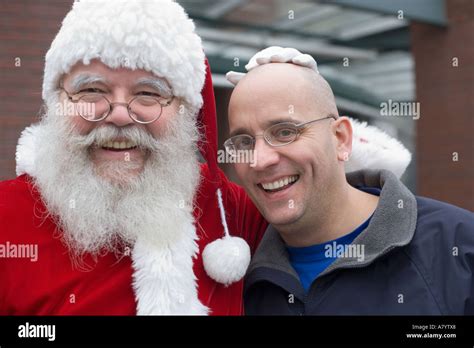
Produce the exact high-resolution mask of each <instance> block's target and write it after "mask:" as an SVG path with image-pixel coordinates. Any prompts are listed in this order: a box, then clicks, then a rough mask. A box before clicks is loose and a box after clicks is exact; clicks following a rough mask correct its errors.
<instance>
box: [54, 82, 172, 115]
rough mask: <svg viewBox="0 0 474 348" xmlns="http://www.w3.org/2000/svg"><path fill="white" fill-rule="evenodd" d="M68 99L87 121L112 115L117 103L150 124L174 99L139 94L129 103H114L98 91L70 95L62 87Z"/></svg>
mask: <svg viewBox="0 0 474 348" xmlns="http://www.w3.org/2000/svg"><path fill="white" fill-rule="evenodd" d="M60 89H61V90H63V91H64V92H65V93H66V95H67V96H68V99H69V100H70V101H71V102H72V103H74V106H75V111H76V112H77V113H78V114H79V116H81V117H82V118H83V119H85V120H86V121H90V122H99V121H103V120H105V119H106V118H107V116H109V115H110V113H111V112H112V109H113V108H114V106H116V105H122V106H124V107H126V108H127V110H128V115H129V116H130V118H131V119H132V120H133V121H134V122H137V123H140V124H149V123H153V122H155V121H156V120H157V119H159V118H160V116H161V113H162V112H163V108H164V107H166V106H169V105H170V104H171V103H172V102H173V99H174V96H172V97H170V98H163V97H156V96H149V95H138V96H136V97H133V98H132V99H131V100H130V101H129V102H128V103H112V102H110V101H109V100H108V99H107V98H106V97H105V96H104V95H103V94H101V93H97V92H91V93H80V94H76V95H72V96H71V95H70V93H69V92H68V91H66V90H65V89H64V88H62V87H60Z"/></svg>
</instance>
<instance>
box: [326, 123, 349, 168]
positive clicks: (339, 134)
mask: <svg viewBox="0 0 474 348" xmlns="http://www.w3.org/2000/svg"><path fill="white" fill-rule="evenodd" d="M331 127H332V131H333V134H334V136H335V141H336V153H337V159H338V160H339V161H344V162H346V161H348V160H349V158H350V155H351V152H352V125H351V121H350V120H349V118H348V117H345V116H342V117H338V118H337V119H336V120H334V121H333V122H332V125H331Z"/></svg>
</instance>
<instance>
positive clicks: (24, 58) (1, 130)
mask: <svg viewBox="0 0 474 348" xmlns="http://www.w3.org/2000/svg"><path fill="white" fill-rule="evenodd" d="M71 5H72V0H42V1H38V0H1V1H0V180H5V179H10V178H14V177H15V147H16V142H17V140H18V137H19V135H20V132H21V131H22V130H23V129H24V128H25V127H26V126H27V125H29V124H30V123H32V122H33V121H34V120H37V118H38V115H39V111H40V108H41V83H42V74H43V66H44V55H45V54H46V51H47V50H48V48H49V46H50V45H51V41H52V40H53V38H54V36H55V35H56V33H57V31H58V30H59V26H60V23H61V20H62V18H63V17H64V16H65V14H66V13H67V12H68V11H69V9H70V8H71ZM18 63H19V66H16V65H17V64H18Z"/></svg>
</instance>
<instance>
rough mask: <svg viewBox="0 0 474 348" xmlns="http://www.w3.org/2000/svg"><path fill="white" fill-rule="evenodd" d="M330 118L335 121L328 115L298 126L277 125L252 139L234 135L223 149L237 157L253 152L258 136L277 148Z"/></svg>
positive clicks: (290, 123)
mask: <svg viewBox="0 0 474 348" xmlns="http://www.w3.org/2000/svg"><path fill="white" fill-rule="evenodd" d="M330 118H332V119H335V120H336V117H335V116H332V115H330V116H328V117H323V118H318V119H316V120H312V121H308V122H305V123H300V124H295V123H292V122H281V123H277V124H274V125H273V126H270V127H269V128H267V129H265V131H264V132H263V134H259V135H255V136H254V137H253V136H251V135H248V134H238V135H234V136H233V137H230V138H229V139H227V140H226V141H225V142H224V147H225V150H226V151H227V153H228V154H229V155H231V156H237V155H238V153H239V151H253V150H254V148H255V142H256V140H255V138H256V137H259V136H263V139H265V141H266V143H267V144H268V145H270V146H274V147H278V146H284V145H288V144H291V143H292V142H294V141H295V140H296V139H298V136H299V135H300V134H301V132H302V131H303V129H305V128H306V127H308V126H309V125H310V124H312V123H315V122H318V121H322V120H326V119H330Z"/></svg>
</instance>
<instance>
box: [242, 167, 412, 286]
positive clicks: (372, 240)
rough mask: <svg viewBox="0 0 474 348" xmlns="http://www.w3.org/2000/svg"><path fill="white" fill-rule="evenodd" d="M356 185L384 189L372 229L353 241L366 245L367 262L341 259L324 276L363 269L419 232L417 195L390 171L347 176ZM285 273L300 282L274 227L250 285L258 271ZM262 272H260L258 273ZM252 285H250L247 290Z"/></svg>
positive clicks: (256, 260)
mask: <svg viewBox="0 0 474 348" xmlns="http://www.w3.org/2000/svg"><path fill="white" fill-rule="evenodd" d="M347 181H348V182H349V184H350V185H352V186H355V187H357V186H365V187H378V188H380V189H381V192H380V200H379V204H378V206H377V209H376V210H375V212H374V215H373V216H372V219H371V221H370V223H369V226H368V227H367V228H366V229H365V230H364V231H363V232H362V233H361V234H360V235H359V236H358V237H357V238H356V239H355V240H354V241H353V242H352V244H359V245H363V246H364V260H363V261H360V260H358V258H357V257H352V258H350V257H344V258H338V259H337V260H336V261H334V262H333V263H332V264H331V265H330V266H329V267H328V268H327V269H326V270H324V272H322V273H321V274H320V276H322V275H324V274H327V273H329V272H331V271H332V270H335V269H338V268H349V267H363V266H367V265H369V264H370V263H372V262H373V261H374V260H375V259H377V258H378V257H380V256H382V255H384V254H386V253H387V252H389V251H390V250H392V249H394V248H396V247H401V246H404V245H407V244H408V243H410V241H411V239H412V238H413V235H414V233H415V229H416V222H417V204H416V198H415V196H414V195H413V194H412V193H411V192H410V191H409V190H408V189H407V188H406V187H405V185H403V183H402V182H401V181H399V180H398V179H397V177H396V176H395V175H394V174H393V173H391V172H390V171H386V170H381V171H375V170H370V171H365V170H361V171H357V172H352V173H349V174H347ZM263 267H264V268H270V269H273V270H277V271H282V272H285V273H287V274H288V275H291V276H293V277H295V278H296V279H299V277H298V274H297V273H296V271H295V270H294V269H293V267H292V266H291V264H290V261H289V256H288V252H287V251H286V246H285V244H284V242H283V240H282V239H281V237H280V236H279V234H278V232H277V231H276V230H275V228H274V227H273V226H271V225H269V226H268V228H267V230H266V232H265V235H264V237H263V239H262V241H261V243H260V245H259V247H258V249H257V251H256V253H255V255H254V257H253V259H252V261H251V263H250V266H249V268H248V271H247V276H246V279H247V282H251V281H250V278H251V279H252V280H254V279H255V277H250V275H251V274H252V273H255V271H257V269H258V268H263ZM258 273H260V272H258ZM249 285H250V284H246V288H247V287H248V286H249Z"/></svg>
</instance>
